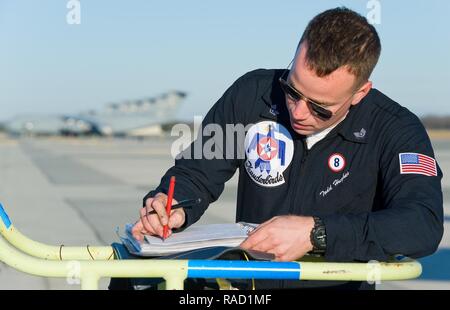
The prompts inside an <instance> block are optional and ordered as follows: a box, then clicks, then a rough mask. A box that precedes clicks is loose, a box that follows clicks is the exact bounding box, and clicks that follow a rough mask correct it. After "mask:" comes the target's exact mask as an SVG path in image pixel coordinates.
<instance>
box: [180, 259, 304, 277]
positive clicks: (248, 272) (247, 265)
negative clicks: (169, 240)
mask: <svg viewBox="0 0 450 310" xmlns="http://www.w3.org/2000/svg"><path fill="white" fill-rule="evenodd" d="M300 271H301V265H300V263H297V262H261V261H233V260H189V261H188V278H231V279H249V278H253V279H295V280H298V279H300Z"/></svg>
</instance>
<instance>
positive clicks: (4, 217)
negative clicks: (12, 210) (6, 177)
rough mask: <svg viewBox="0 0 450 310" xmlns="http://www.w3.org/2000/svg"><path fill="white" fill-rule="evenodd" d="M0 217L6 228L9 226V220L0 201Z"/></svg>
mask: <svg viewBox="0 0 450 310" xmlns="http://www.w3.org/2000/svg"><path fill="white" fill-rule="evenodd" d="M0 218H1V219H2V221H3V224H5V226H6V228H7V229H8V228H9V226H11V221H10V220H9V217H8V214H6V212H5V209H3V205H2V204H1V203H0Z"/></svg>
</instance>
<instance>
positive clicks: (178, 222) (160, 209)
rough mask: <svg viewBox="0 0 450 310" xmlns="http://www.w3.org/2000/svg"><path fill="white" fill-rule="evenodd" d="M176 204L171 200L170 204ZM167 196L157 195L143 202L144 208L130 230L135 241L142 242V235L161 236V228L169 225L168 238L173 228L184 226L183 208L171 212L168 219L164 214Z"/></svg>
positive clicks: (184, 215)
mask: <svg viewBox="0 0 450 310" xmlns="http://www.w3.org/2000/svg"><path fill="white" fill-rule="evenodd" d="M177 203H178V202H177V201H176V200H175V199H173V200H172V204H173V205H175V204H177ZM166 204H167V195H166V194H163V193H158V194H156V195H155V197H153V198H148V199H147V200H146V201H145V207H144V208H141V210H140V211H139V213H140V219H139V220H138V221H137V222H136V224H134V226H133V229H132V230H131V232H132V234H133V237H134V238H135V239H136V240H139V241H141V240H143V239H144V235H158V236H160V237H162V236H163V226H164V225H165V224H167V222H168V223H169V236H170V235H171V234H172V229H173V228H179V227H181V226H182V225H183V224H184V221H185V219H186V214H185V212H184V210H183V208H180V209H175V210H172V212H171V213H170V219H168V217H167V213H166ZM153 210H154V211H155V212H156V213H154V214H148V213H149V212H151V211H153Z"/></svg>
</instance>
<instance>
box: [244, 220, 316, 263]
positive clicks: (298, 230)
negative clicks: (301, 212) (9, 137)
mask: <svg viewBox="0 0 450 310" xmlns="http://www.w3.org/2000/svg"><path fill="white" fill-rule="evenodd" d="M313 227H314V219H313V218H312V217H310V216H308V217H306V216H293V215H284V216H276V217H273V218H272V219H270V220H268V221H267V222H264V223H262V224H261V225H259V226H258V228H257V229H255V230H254V231H253V232H251V233H250V235H249V236H248V238H247V239H245V241H244V242H242V243H241V245H240V247H242V248H243V249H248V250H257V251H262V252H269V253H272V254H275V258H276V260H277V261H293V260H296V259H299V258H301V257H303V256H304V255H305V254H306V253H308V252H309V251H311V250H312V249H313V245H312V244H311V241H310V233H311V230H312V229H313Z"/></svg>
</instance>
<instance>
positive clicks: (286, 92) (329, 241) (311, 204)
mask: <svg viewBox="0 0 450 310" xmlns="http://www.w3.org/2000/svg"><path fill="white" fill-rule="evenodd" d="M380 51H381V45H380V40H379V37H378V34H377V32H376V30H375V28H374V27H373V26H372V25H370V24H369V23H368V22H367V20H366V19H365V18H364V17H362V16H361V15H359V14H357V13H355V12H353V11H351V10H349V9H346V8H336V9H331V10H327V11H325V12H323V13H321V14H319V15H317V16H316V17H314V18H313V19H312V20H311V21H310V23H309V24H308V26H307V28H306V30H305V32H304V33H303V36H302V37H301V40H300V43H299V45H298V48H297V51H296V54H295V56H294V59H293V61H292V66H291V67H290V69H286V70H264V69H259V70H255V71H252V72H249V73H247V74H245V75H243V76H242V77H240V78H239V79H238V80H237V81H236V82H235V83H233V85H231V87H230V88H229V89H228V90H227V91H226V92H225V94H224V95H223V96H222V97H221V98H220V99H219V100H218V101H217V102H216V104H215V105H214V106H213V107H212V108H211V110H210V111H209V112H208V114H207V115H206V117H205V119H204V120H203V122H202V126H201V130H200V135H203V136H202V137H201V138H202V139H198V141H201V142H200V147H201V146H205V144H206V143H208V141H209V142H210V141H211V139H215V138H214V137H215V136H214V137H211V133H210V132H209V133H208V130H203V129H207V127H208V125H212V124H215V125H216V126H219V127H220V128H221V129H222V130H223V132H226V130H225V127H226V126H227V124H234V125H236V124H242V125H243V126H244V127H245V128H246V130H245V139H239V138H238V139H234V135H233V136H232V137H231V136H227V135H226V134H225V139H224V140H225V142H223V144H222V145H221V144H220V142H219V146H218V147H216V149H215V152H217V150H219V152H222V155H223V156H218V157H219V158H218V157H217V156H216V157H215V158H212V159H211V158H205V156H203V157H202V158H194V156H193V155H194V148H195V146H196V144H198V141H197V142H194V143H193V144H191V146H190V147H189V148H188V149H186V150H185V151H183V152H182V154H180V155H182V156H178V157H177V159H176V160H175V165H174V166H173V167H172V168H170V169H169V170H168V171H167V173H166V174H165V175H164V176H163V178H162V179H161V183H160V185H159V186H158V187H157V188H156V189H155V190H153V191H151V192H150V193H149V194H148V195H147V196H145V198H144V208H142V210H141V212H140V220H139V221H138V222H137V223H136V224H135V226H134V228H133V234H134V236H135V237H136V238H138V239H141V238H142V237H143V234H155V235H160V236H162V231H163V230H162V227H163V226H162V225H163V224H166V223H167V221H168V217H167V215H166V213H165V203H166V199H167V196H166V194H167V191H168V186H169V178H170V176H176V179H177V185H176V189H175V194H174V200H175V201H174V203H176V202H177V201H180V200H184V199H192V198H202V203H201V204H200V205H199V206H197V207H196V208H193V209H176V210H172V213H171V216H170V220H169V222H168V223H169V227H170V233H172V230H173V229H180V228H184V227H187V226H189V225H191V224H193V223H195V222H196V221H197V220H198V219H199V218H200V217H201V215H202V214H203V213H204V211H205V210H206V208H207V207H208V205H209V204H210V203H211V202H214V201H216V200H217V199H218V198H219V196H220V194H221V193H222V191H223V189H224V183H225V182H226V181H227V180H229V179H230V178H231V177H232V176H233V174H234V173H235V171H236V169H239V185H238V197H237V213H236V221H245V222H252V223H261V225H260V227H259V228H258V229H257V230H256V231H255V232H253V233H252V234H251V235H250V236H249V237H248V238H247V239H246V240H245V241H244V242H243V243H242V244H241V246H242V247H243V248H245V249H254V250H259V251H265V252H270V253H273V254H275V256H276V259H277V260H279V261H292V260H296V259H299V258H301V257H302V256H304V255H305V254H306V253H308V252H313V253H318V254H322V255H324V257H325V259H326V260H327V261H335V262H350V261H369V260H380V261H383V260H386V259H387V258H388V257H390V256H391V255H394V254H403V255H406V256H410V257H413V258H417V257H423V256H426V255H430V254H432V253H433V252H434V251H436V249H437V247H438V245H439V242H440V240H441V238H442V234H443V201H442V190H441V184H440V181H441V178H442V171H441V169H440V168H439V166H438V165H437V163H436V161H435V159H434V153H433V149H432V146H431V143H430V140H429V138H428V136H427V133H426V131H425V129H424V127H423V126H422V124H421V122H420V121H419V119H418V118H417V117H416V116H415V115H414V114H413V113H411V112H410V111H409V110H407V109H406V108H404V107H402V106H400V105H399V104H397V103H396V102H394V101H393V100H391V99H390V98H388V97H387V96H385V95H384V94H383V93H381V92H380V91H378V90H376V89H374V88H372V82H371V81H370V80H369V77H370V75H371V73H372V71H373V69H374V67H375V65H376V63H377V61H378V58H379V55H380ZM235 140H236V141H235ZM213 141H214V140H213ZM217 141H218V140H217ZM217 141H215V142H217ZM230 141H232V142H230ZM197 146H198V145H197ZM230 149H231V154H233V155H234V156H225V153H226V152H228V151H229V150H230ZM239 150H241V151H242V152H243V154H244V156H241V157H240V156H239V154H238V153H239V152H238V151H239ZM220 157H221V158H220ZM192 158H193V159H192ZM152 210H155V211H156V212H157V214H152V215H146V214H147V212H149V211H152ZM296 287H299V288H300V287H334V288H354V289H373V288H374V285H370V284H368V283H366V282H347V283H346V282H323V281H257V282H256V288H296Z"/></svg>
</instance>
